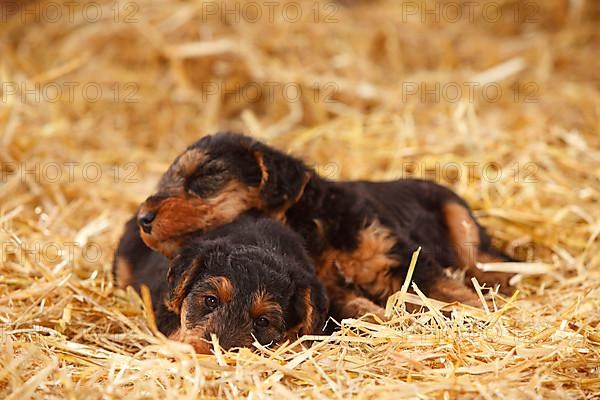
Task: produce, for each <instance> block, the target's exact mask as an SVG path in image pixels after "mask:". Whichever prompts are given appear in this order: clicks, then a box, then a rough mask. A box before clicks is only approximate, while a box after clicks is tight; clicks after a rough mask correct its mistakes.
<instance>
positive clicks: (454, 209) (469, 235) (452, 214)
mask: <svg viewBox="0 0 600 400" xmlns="http://www.w3.org/2000/svg"><path fill="white" fill-rule="evenodd" d="M443 215H444V220H445V223H446V226H447V228H448V234H449V237H450V241H451V243H452V248H453V251H454V254H455V256H456V259H457V261H458V263H459V267H461V268H464V269H465V272H466V275H465V282H466V283H467V285H468V286H469V287H470V286H471V278H476V279H477V281H478V282H480V283H485V284H487V285H488V286H492V287H493V286H496V285H499V286H500V292H501V293H503V294H506V295H510V294H512V293H513V292H514V288H511V287H510V285H509V281H510V278H512V277H513V276H514V274H510V273H505V272H484V271H482V270H480V269H479V268H477V265H476V264H477V262H503V261H508V257H506V256H504V257H503V255H502V254H501V253H500V252H497V253H498V254H497V255H495V254H492V253H493V251H492V250H494V249H490V251H485V250H484V249H482V247H484V248H485V247H490V246H489V245H483V246H482V239H484V240H483V241H485V242H486V243H487V242H489V238H488V237H483V238H482V237H481V235H485V234H486V233H485V231H483V229H481V228H480V227H479V225H478V224H477V222H476V221H475V220H474V219H473V217H472V215H471V213H470V212H469V210H468V209H467V208H465V207H464V206H462V205H460V204H457V203H446V204H445V205H444V206H443Z"/></svg>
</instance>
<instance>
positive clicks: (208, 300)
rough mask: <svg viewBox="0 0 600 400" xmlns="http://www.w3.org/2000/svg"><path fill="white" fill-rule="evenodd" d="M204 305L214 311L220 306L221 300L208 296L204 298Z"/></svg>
mask: <svg viewBox="0 0 600 400" xmlns="http://www.w3.org/2000/svg"><path fill="white" fill-rule="evenodd" d="M204 305H206V307H208V308H209V309H211V310H214V309H215V308H217V307H218V305H219V299H217V297H216V296H206V297H205V298H204Z"/></svg>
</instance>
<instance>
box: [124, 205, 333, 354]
mask: <svg viewBox="0 0 600 400" xmlns="http://www.w3.org/2000/svg"><path fill="white" fill-rule="evenodd" d="M302 243H303V241H302V238H301V237H299V236H298V234H296V233H295V232H293V231H292V230H291V229H289V228H287V227H285V226H284V225H282V224H281V223H279V222H277V221H275V220H273V219H268V218H258V219H257V218H253V217H250V216H242V217H240V218H239V219H237V220H235V221H234V222H232V223H229V224H226V225H223V226H221V227H218V228H216V229H215V230H212V231H210V232H208V233H206V234H204V235H201V236H199V237H196V238H194V240H191V241H190V242H188V243H187V244H186V246H185V247H182V248H181V249H180V250H179V251H178V252H177V253H176V254H175V255H174V257H173V258H172V260H170V262H169V263H167V259H166V258H164V256H162V255H160V254H158V253H155V252H148V253H147V254H146V255H145V256H144V258H142V259H139V260H138V261H139V262H136V263H135V265H136V268H135V269H133V273H132V276H131V278H132V280H131V282H130V283H131V284H133V286H134V287H136V288H137V289H139V288H140V286H141V285H147V286H148V287H149V288H150V291H151V294H152V297H153V301H154V304H155V313H156V317H157V318H156V319H157V324H158V326H159V329H160V330H161V331H162V332H163V333H164V334H166V335H168V336H169V337H171V338H172V339H174V340H179V341H182V342H186V343H189V344H191V345H192V346H193V347H194V348H195V350H196V351H197V352H198V353H205V354H208V353H210V350H211V348H212V345H211V344H210V341H211V335H213V334H214V335H216V336H217V338H218V340H219V344H220V346H221V347H223V348H225V349H230V348H237V347H251V346H252V344H253V342H254V341H255V340H256V341H258V342H259V343H260V344H262V345H270V344H276V343H279V342H281V341H282V340H286V339H289V340H294V339H295V338H297V337H298V336H301V335H305V334H319V333H323V327H324V324H325V321H326V319H327V317H328V311H329V310H328V300H327V295H326V292H325V288H324V287H323V285H322V284H321V282H320V281H319V280H318V279H317V277H316V275H315V271H314V266H313V263H312V260H311V259H310V257H309V255H308V254H307V252H306V250H305V249H304V247H303V245H302ZM138 244H139V243H138Z"/></svg>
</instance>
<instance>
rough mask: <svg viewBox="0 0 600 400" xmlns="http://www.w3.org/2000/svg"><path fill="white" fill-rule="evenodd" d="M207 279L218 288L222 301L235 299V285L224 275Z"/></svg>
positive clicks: (218, 294)
mask: <svg viewBox="0 0 600 400" xmlns="http://www.w3.org/2000/svg"><path fill="white" fill-rule="evenodd" d="M206 281H207V282H209V283H210V284H211V285H212V286H213V287H214V288H215V289H216V291H217V296H218V297H219V301H221V303H228V302H230V301H231V299H233V285H232V284H231V281H230V280H229V279H228V278H226V277H224V276H211V277H210V278H208V279H207V280H206Z"/></svg>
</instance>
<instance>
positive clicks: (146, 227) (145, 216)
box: [137, 211, 156, 233]
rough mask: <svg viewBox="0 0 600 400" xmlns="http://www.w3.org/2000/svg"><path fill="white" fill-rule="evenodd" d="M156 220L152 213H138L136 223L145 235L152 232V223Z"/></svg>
mask: <svg viewBox="0 0 600 400" xmlns="http://www.w3.org/2000/svg"><path fill="white" fill-rule="evenodd" d="M154 218H156V213H155V212H154V211H140V213H139V214H138V217H137V222H138V225H139V226H140V228H142V230H143V231H144V232H146V233H150V232H152V221H154Z"/></svg>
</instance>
